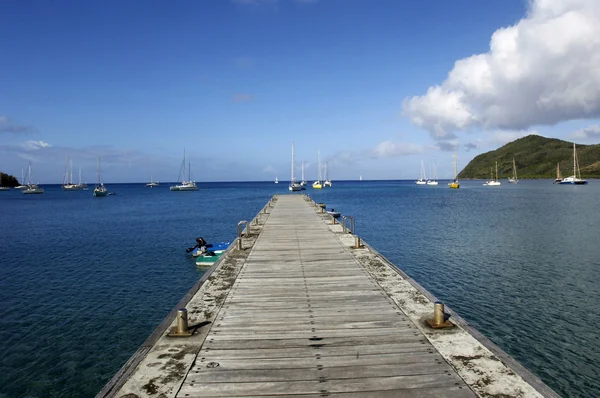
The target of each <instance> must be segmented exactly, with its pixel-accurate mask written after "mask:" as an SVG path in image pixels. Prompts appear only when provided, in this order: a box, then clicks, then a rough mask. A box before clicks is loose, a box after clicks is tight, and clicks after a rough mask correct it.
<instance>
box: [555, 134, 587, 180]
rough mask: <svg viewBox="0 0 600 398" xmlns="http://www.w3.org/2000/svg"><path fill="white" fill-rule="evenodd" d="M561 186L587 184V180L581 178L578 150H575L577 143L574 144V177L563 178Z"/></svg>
mask: <svg viewBox="0 0 600 398" xmlns="http://www.w3.org/2000/svg"><path fill="white" fill-rule="evenodd" d="M560 184H575V185H584V184H587V180H583V179H582V178H581V172H580V170H579V160H578V159H577V150H576V149H575V143H573V175H572V176H570V177H566V178H563V179H562V181H561V182H560Z"/></svg>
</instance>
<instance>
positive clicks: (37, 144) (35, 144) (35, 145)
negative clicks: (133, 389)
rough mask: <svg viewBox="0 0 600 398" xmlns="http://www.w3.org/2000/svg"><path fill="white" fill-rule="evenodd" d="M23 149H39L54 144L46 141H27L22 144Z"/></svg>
mask: <svg viewBox="0 0 600 398" xmlns="http://www.w3.org/2000/svg"><path fill="white" fill-rule="evenodd" d="M22 147H23V149H26V150H32V151H37V150H39V149H44V148H50V147H52V144H49V143H47V142H44V141H25V142H24V143H23V145H22Z"/></svg>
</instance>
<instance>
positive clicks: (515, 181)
mask: <svg viewBox="0 0 600 398" xmlns="http://www.w3.org/2000/svg"><path fill="white" fill-rule="evenodd" d="M508 182H510V183H511V184H516V183H518V182H519V180H518V179H517V164H516V163H515V158H513V175H512V178H509V179H508Z"/></svg>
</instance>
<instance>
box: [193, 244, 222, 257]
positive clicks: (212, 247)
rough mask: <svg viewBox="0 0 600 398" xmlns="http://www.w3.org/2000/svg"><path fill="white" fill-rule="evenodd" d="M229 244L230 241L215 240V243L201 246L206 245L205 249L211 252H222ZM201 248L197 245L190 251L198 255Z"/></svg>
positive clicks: (195, 255)
mask: <svg viewBox="0 0 600 398" xmlns="http://www.w3.org/2000/svg"><path fill="white" fill-rule="evenodd" d="M229 245H231V242H217V243H207V244H206V245H204V246H203V247H206V251H209V252H213V253H216V254H218V253H223V252H224V251H225V250H227V248H228V247H229ZM201 249H202V248H200V247H197V248H195V249H194V250H193V251H192V256H194V257H198V256H200V255H201V254H202V250H201Z"/></svg>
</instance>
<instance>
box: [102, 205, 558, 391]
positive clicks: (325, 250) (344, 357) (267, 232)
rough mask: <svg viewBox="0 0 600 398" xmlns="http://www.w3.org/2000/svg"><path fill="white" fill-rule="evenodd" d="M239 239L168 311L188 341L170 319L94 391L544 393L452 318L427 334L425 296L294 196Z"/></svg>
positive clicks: (268, 210)
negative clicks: (186, 316) (448, 325)
mask: <svg viewBox="0 0 600 398" xmlns="http://www.w3.org/2000/svg"><path fill="white" fill-rule="evenodd" d="M246 232H247V233H248V236H247V237H244V238H243V240H242V245H243V249H242V250H239V249H233V248H232V249H231V250H229V251H228V252H227V253H226V254H225V255H224V257H223V259H222V260H220V261H219V264H216V265H215V266H214V267H213V269H211V272H210V273H209V275H207V277H206V278H204V280H203V281H200V282H199V284H197V286H195V288H194V289H192V292H190V294H189V296H188V297H187V298H185V300H184V302H183V303H181V304H182V306H186V307H187V309H188V311H189V313H190V325H192V328H191V330H192V331H193V332H194V333H193V334H192V336H191V337H169V336H168V335H167V333H168V330H169V326H172V325H174V318H173V314H174V313H172V314H171V316H170V317H168V318H167V319H166V321H165V322H163V325H161V327H159V328H158V329H157V331H156V332H155V334H154V335H153V336H151V338H150V339H149V340H148V341H147V342H146V343H145V344H144V346H143V347H142V348H141V349H140V350H139V351H138V352H137V353H136V355H134V357H133V358H132V360H130V361H129V362H128V364H127V365H126V366H125V367H124V368H123V369H122V370H121V372H119V374H117V375H116V376H115V377H114V378H113V380H111V382H109V383H108V384H107V386H105V388H104V389H103V390H102V391H101V392H100V394H99V396H117V397H125V396H127V397H134V396H138V397H142V396H148V397H151V396H153V397H157V396H168V397H249V396H295V397H319V396H321V397H324V396H332V397H334V396H335V397H368V396H373V397H477V396H503V397H512V396H514V397H518V396H519V397H530V396H540V397H542V396H557V395H556V394H555V393H554V392H553V391H551V390H550V389H549V388H548V387H547V386H545V385H544V384H543V383H541V381H539V380H538V379H537V378H535V377H534V376H533V375H531V374H530V373H529V372H527V371H526V370H524V369H523V368H522V367H520V365H518V364H516V362H514V361H513V360H512V359H510V358H509V357H508V356H507V355H506V354H504V353H503V352H502V351H501V350H499V349H498V348H497V347H495V346H494V345H493V344H491V343H490V342H489V341H487V340H486V339H485V338H483V337H482V336H480V335H479V334H478V333H476V331H473V330H472V329H471V328H469V327H468V326H467V325H466V324H464V322H463V321H462V320H461V319H460V317H457V316H453V317H452V318H451V319H454V318H456V320H455V321H454V323H455V324H456V326H455V327H454V328H452V329H449V330H434V329H430V328H428V327H427V326H426V324H425V322H424V320H425V318H427V317H429V318H431V317H432V316H431V314H432V313H433V304H432V302H431V300H430V299H431V298H432V297H431V295H429V294H428V293H427V292H424V291H423V289H422V288H420V286H418V285H416V284H415V283H414V282H413V281H411V280H410V278H408V277H406V275H403V274H402V273H401V272H398V271H397V270H395V269H394V267H393V266H391V265H390V264H388V263H386V261H385V259H382V257H381V256H380V255H379V254H378V253H377V252H375V251H374V250H372V249H371V248H369V247H362V248H353V246H354V244H355V242H356V240H355V237H354V236H352V235H351V234H348V233H344V231H343V229H342V227H341V226H340V225H339V224H333V223H332V222H331V219H330V218H329V217H327V216H326V215H325V214H322V213H321V211H320V208H319V207H317V206H315V204H314V202H312V201H311V200H309V198H308V197H306V196H303V195H285V196H279V197H277V198H276V199H275V200H272V201H270V203H269V205H268V206H267V207H265V209H264V210H263V211H261V213H260V214H259V215H258V216H257V218H256V219H255V220H254V221H253V222H252V223H250V225H249V226H248V228H247V229H246ZM128 394H129V395H128ZM131 394H133V395H131ZM161 394H164V395H161Z"/></svg>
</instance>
